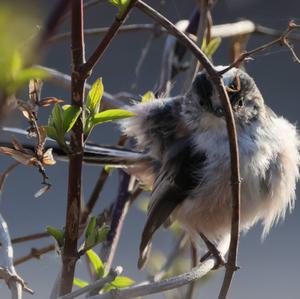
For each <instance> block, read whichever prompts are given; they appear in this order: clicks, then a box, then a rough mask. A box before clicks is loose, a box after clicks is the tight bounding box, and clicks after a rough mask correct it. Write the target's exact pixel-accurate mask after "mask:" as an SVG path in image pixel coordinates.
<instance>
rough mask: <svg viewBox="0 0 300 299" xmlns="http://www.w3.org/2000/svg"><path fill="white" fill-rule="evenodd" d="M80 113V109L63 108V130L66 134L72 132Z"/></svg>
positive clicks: (69, 106)
mask: <svg viewBox="0 0 300 299" xmlns="http://www.w3.org/2000/svg"><path fill="white" fill-rule="evenodd" d="M80 113H81V108H80V107H76V106H71V105H64V106H63V128H64V132H65V133H68V132H70V131H71V129H72V128H73V126H74V125H75V122H76V120H77V119H78V117H79V115H80Z"/></svg>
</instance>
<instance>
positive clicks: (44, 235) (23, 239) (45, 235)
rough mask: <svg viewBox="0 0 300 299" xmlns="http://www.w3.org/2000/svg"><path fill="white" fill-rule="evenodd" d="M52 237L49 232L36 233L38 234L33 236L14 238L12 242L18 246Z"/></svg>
mask: <svg viewBox="0 0 300 299" xmlns="http://www.w3.org/2000/svg"><path fill="white" fill-rule="evenodd" d="M50 236H51V235H50V234H49V233H48V232H43V233H36V234H31V235H27V236H22V237H18V238H14V239H12V240H11V242H12V243H13V244H17V243H23V242H28V241H33V240H38V239H42V238H48V237H50Z"/></svg>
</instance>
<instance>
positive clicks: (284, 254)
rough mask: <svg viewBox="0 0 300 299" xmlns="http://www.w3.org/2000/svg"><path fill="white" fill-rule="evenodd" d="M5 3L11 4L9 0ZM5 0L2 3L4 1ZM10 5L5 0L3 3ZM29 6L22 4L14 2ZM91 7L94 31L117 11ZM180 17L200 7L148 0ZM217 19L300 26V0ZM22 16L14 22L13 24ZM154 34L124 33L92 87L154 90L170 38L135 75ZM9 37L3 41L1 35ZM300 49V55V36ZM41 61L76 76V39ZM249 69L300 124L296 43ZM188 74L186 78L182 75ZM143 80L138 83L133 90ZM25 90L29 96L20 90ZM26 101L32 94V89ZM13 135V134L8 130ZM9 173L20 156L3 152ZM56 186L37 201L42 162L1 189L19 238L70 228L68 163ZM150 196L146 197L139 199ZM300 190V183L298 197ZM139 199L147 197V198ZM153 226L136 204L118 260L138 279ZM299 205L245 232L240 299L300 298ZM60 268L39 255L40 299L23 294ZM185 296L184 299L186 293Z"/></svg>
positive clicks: (236, 1) (93, 175)
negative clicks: (142, 246)
mask: <svg viewBox="0 0 300 299" xmlns="http://www.w3.org/2000/svg"><path fill="white" fill-rule="evenodd" d="M2 1H3V0H2ZM2 1H1V2H2ZM3 2H5V1H3ZM8 2H10V3H15V4H16V5H17V4H18V3H21V2H22V1H14V0H10V1H8ZM56 2H57V1H46V0H43V1H41V0H40V1H37V0H36V1H33V0H31V1H27V2H26V6H27V7H26V8H25V7H23V11H22V12H21V13H24V14H26V13H29V11H35V15H36V17H37V18H36V21H35V25H36V26H41V25H42V24H43V21H44V20H45V18H46V16H47V15H48V13H49V12H50V11H51V9H52V8H53V7H54V5H55V3H56ZM102 2H103V3H101V4H98V5H97V6H94V7H93V8H91V9H89V10H87V11H86V14H85V26H86V28H94V27H104V26H109V25H110V24H111V22H112V20H113V17H114V15H115V13H116V9H115V8H114V7H113V6H111V5H110V4H108V3H107V2H106V1H102ZM146 2H147V3H149V4H150V5H152V6H153V7H155V8H156V9H158V10H159V11H160V12H162V13H163V14H164V15H165V16H167V17H168V18H169V19H170V20H171V21H173V22H177V21H178V20H181V19H187V18H189V16H190V15H191V13H192V11H193V9H194V8H195V4H196V1H193V0H185V1H180V0H165V1H159V0H153V1H150V0H149V1H146ZM212 15H213V20H214V24H222V23H230V22H234V21H237V20H240V19H249V20H252V21H253V22H255V23H257V24H261V25H265V26H267V27H271V28H276V29H279V30H282V31H284V30H285V29H286V27H287V24H288V21H289V20H291V19H293V20H294V21H295V22H296V23H298V24H300V3H299V1H298V0H290V1H288V2H287V1H283V0H278V1H272V0H265V1H258V0H223V1H219V3H217V5H216V6H215V8H214V9H213V11H212ZM14 22H15V20H14V19H11V21H10V22H9V23H8V24H7V26H14ZM131 23H132V24H135V23H152V21H151V20H150V19H148V18H147V17H146V16H145V15H143V14H142V13H141V12H139V11H138V10H137V9H135V10H134V11H133V13H132V14H131V16H130V18H129V19H128V20H127V24H131ZM59 30H60V31H61V32H65V31H69V24H68V21H66V22H65V23H64V24H63V25H62V26H61V27H60V29H59ZM150 35H151V33H149V32H146V33H145V32H137V33H124V34H120V35H119V36H117V38H115V39H114V41H113V42H112V44H111V46H110V48H109V49H108V51H107V52H106V53H105V55H104V57H103V59H102V60H101V62H100V63H99V64H98V65H97V67H96V68H95V69H94V71H93V74H92V76H91V78H90V79H89V83H91V82H93V81H94V80H95V79H96V78H98V77H102V78H103V83H104V87H105V90H106V91H108V92H109V93H112V94H115V93H119V92H123V91H128V92H131V93H133V94H136V95H142V94H144V93H145V92H147V91H148V90H153V88H154V86H155V84H156V83H157V82H158V79H159V74H160V63H161V58H162V49H163V46H164V41H165V37H166V36H164V35H162V36H160V37H158V38H155V39H154V40H153V42H152V43H151V46H150V49H149V53H148V55H147V56H146V58H145V61H144V63H143V65H142V67H141V70H140V74H139V76H138V78H136V76H135V69H136V65H137V61H138V59H139V57H140V55H141V51H142V49H143V48H144V47H145V44H146V43H147V41H148V40H149V38H150ZM0 38H1V37H0ZM99 39H100V37H97V36H94V37H87V38H86V55H87V57H88V55H89V54H90V53H91V52H92V51H93V49H94V48H95V46H96V45H97V44H98V42H99ZM269 40H271V38H270V37H264V36H262V35H252V36H251V37H250V40H249V43H248V45H247V49H252V48H254V47H255V46H258V45H260V44H263V43H265V42H266V41H269ZM294 44H295V50H296V53H299V54H300V41H299V42H294ZM229 59H230V56H229V41H228V40H223V41H222V44H221V47H220V48H219V49H218V50H217V52H216V54H215V56H214V62H215V64H223V65H226V64H228V62H229ZM41 64H42V65H44V66H47V67H50V68H54V69H57V70H59V71H61V72H64V73H67V74H70V68H71V66H70V64H71V57H70V40H69V39H65V40H64V41H61V42H59V43H56V44H53V45H51V46H50V47H49V48H48V50H47V52H46V55H44V56H43V59H42V61H41ZM246 69H247V71H248V72H249V73H250V75H251V76H252V77H254V78H255V80H256V83H257V85H258V86H259V88H260V90H261V91H262V94H263V95H264V98H265V101H266V103H267V104H268V105H269V106H270V107H271V108H272V109H273V110H274V111H275V112H276V113H278V114H280V115H283V116H284V117H286V118H287V119H288V120H289V121H291V122H292V123H297V122H298V120H299V119H300V117H299V108H300V101H299V94H300V84H299V73H300V65H299V64H297V63H295V62H294V61H293V58H292V56H291V53H290V51H289V50H288V49H287V48H283V47H279V46H275V47H273V48H271V49H268V50H267V51H265V52H262V53H259V54H258V55H256V56H255V58H254V60H253V61H250V62H249V63H248V64H247V65H246ZM178 80H180V77H179V78H178ZM134 85H135V86H134ZM179 90H180V89H179V84H177V85H176V82H174V89H173V90H172V94H173V95H176V94H177V93H178V91H179ZM21 96H22V95H21ZM23 96H24V97H26V94H24V95H23ZM42 96H43V97H47V96H56V97H58V98H62V99H64V100H65V101H66V102H68V101H69V92H68V91H67V90H65V89H62V88H60V87H57V86H55V85H53V84H50V83H47V84H45V85H44V88H43V94H42ZM45 110H46V111H42V113H41V115H40V123H44V124H46V123H47V115H48V114H49V112H50V110H48V111H47V109H45ZM5 123H6V124H8V125H13V126H19V127H22V128H26V126H27V123H26V122H25V120H24V119H23V118H22V117H21V116H20V114H19V113H13V114H11V116H9V117H8V119H6V120H5ZM118 136H119V131H118V128H117V126H115V125H103V126H99V127H98V128H97V129H96V130H95V131H94V133H93V135H92V140H93V141H96V142H97V143H100V144H108V145H109V144H116V142H117V140H118ZM3 138H7V136H3ZM0 161H1V162H0V163H1V164H0V167H1V171H2V170H4V169H5V168H6V167H7V166H8V165H9V164H10V163H11V160H9V159H7V158H4V157H2V156H0ZM99 172H100V169H99V168H98V167H91V166H85V167H84V177H83V182H84V194H83V196H84V198H85V199H87V198H88V196H89V195H90V193H91V190H92V188H93V186H94V183H95V181H96V179H97V176H98V174H99ZM47 174H48V176H49V179H50V182H51V183H52V185H53V186H52V189H51V190H50V191H49V192H47V193H46V194H44V195H43V196H42V197H40V198H38V199H36V198H34V193H35V192H36V191H37V190H38V189H39V188H40V181H41V178H40V175H39V173H38V172H37V171H36V169H34V168H29V167H23V166H19V167H18V168H17V169H16V170H15V171H14V172H13V173H12V174H11V175H10V176H9V178H8V180H7V183H6V185H5V190H4V192H3V194H2V199H1V203H0V209H1V213H2V215H3V217H4V218H5V219H6V221H7V223H8V226H9V230H10V233H11V237H12V238H14V237H18V236H23V235H28V234H31V233H35V232H40V231H45V227H46V225H52V226H55V227H62V226H63V225H64V222H65V208H66V196H67V189H66V187H67V164H64V163H62V162H58V163H57V164H56V165H55V166H54V167H50V168H48V169H47ZM118 180H119V179H118V175H117V172H113V174H112V175H111V177H110V178H109V181H108V183H107V184H106V186H105V189H104V191H103V193H102V195H101V199H100V200H99V201H98V204H97V206H96V208H95V213H98V212H99V211H101V210H102V209H103V208H104V207H107V206H108V205H109V204H110V203H111V202H113V200H114V199H115V197H116V193H117V188H116V186H117V184H118ZM147 196H149V195H148V194H145V195H142V196H141V197H140V198H141V199H142V198H143V197H147ZM299 196H300V188H299V190H298V197H299ZM141 199H140V200H141ZM144 222H145V214H143V213H142V212H141V211H140V210H139V209H138V208H137V207H136V206H133V207H132V208H131V209H130V211H129V214H128V216H127V218H126V221H125V225H124V228H123V232H122V236H121V240H120V244H119V247H118V250H117V254H116V257H115V259H114V263H113V265H114V266H116V265H122V266H123V267H124V269H125V272H124V274H125V275H128V276H130V277H132V278H133V279H134V280H136V281H137V282H140V281H142V279H144V278H146V273H145V272H140V271H138V270H137V267H136V262H137V254H138V246H139V240H140V235H141V231H142V228H143V225H144ZM299 228H300V208H299V204H298V202H296V208H295V210H294V211H293V213H292V214H287V217H286V219H285V221H284V222H282V223H279V224H278V225H277V226H276V227H274V228H273V229H272V230H271V233H270V234H269V235H268V236H267V238H266V240H264V241H263V242H262V241H261V232H262V229H261V226H260V225H257V226H255V227H254V228H253V229H251V230H250V231H249V232H248V233H247V234H246V235H242V236H241V242H240V251H239V258H238V265H239V266H240V267H241V269H240V270H239V271H238V272H237V274H236V275H235V278H234V281H233V285H232V287H231V290H230V296H229V298H231V299H238V298H243V299H250V298H251V299H252V298H273V299H281V298H287V299H296V298H299V293H300V283H299V277H300V258H299V252H300V236H299ZM51 242H52V240H51V239H50V238H48V239H42V240H38V241H35V242H29V243H23V244H16V245H15V246H14V251H15V257H16V258H18V257H21V256H23V255H25V254H27V253H28V252H29V251H30V249H31V248H33V247H36V248H40V247H43V246H46V245H47V244H50V243H51ZM173 244H174V243H173V242H172V236H170V233H168V232H165V231H163V230H161V231H160V232H159V233H158V234H157V235H156V237H155V239H154V249H157V250H159V251H160V252H163V253H164V254H165V255H167V253H168V252H170V250H171V248H172V246H173ZM59 265H60V257H59V256H58V255H57V254H56V253H54V252H51V253H49V254H47V255H44V256H42V258H41V260H36V259H33V260H30V261H29V262H27V263H25V264H22V265H20V266H18V267H17V271H18V272H19V273H20V275H21V276H22V277H23V278H24V279H25V280H26V281H27V282H28V284H29V286H30V287H31V288H33V289H34V290H35V295H34V296H33V297H32V296H30V295H27V294H26V295H25V296H24V298H26V299H27V298H47V297H48V296H49V294H50V290H51V288H52V286H53V282H54V280H55V278H56V275H57V273H58V269H59ZM223 274H224V270H223V269H220V270H218V271H217V273H216V275H213V276H212V277H210V279H206V280H204V281H203V282H200V288H199V290H198V297H197V296H196V297H197V298H217V295H218V293H219V289H220V287H221V282H222V280H223ZM76 276H78V277H80V278H82V279H86V280H88V279H89V278H88V274H87V272H86V270H85V263H84V262H83V261H80V262H79V263H78V267H77V274H76ZM0 296H1V298H9V296H10V294H9V292H8V291H7V287H6V285H5V284H4V283H3V282H1V284H0ZM148 298H153V299H154V298H162V295H151V296H149V297H148ZM179 298H180V297H179Z"/></svg>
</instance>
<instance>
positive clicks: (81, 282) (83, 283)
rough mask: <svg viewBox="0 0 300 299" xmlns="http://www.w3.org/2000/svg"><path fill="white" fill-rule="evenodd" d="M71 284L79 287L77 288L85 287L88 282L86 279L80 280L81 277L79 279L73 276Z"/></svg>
mask: <svg viewBox="0 0 300 299" xmlns="http://www.w3.org/2000/svg"><path fill="white" fill-rule="evenodd" d="M73 284H74V285H75V286H77V287H79V288H84V287H86V286H88V285H89V283H88V282H86V281H84V280H81V279H79V278H77V277H74V279H73Z"/></svg>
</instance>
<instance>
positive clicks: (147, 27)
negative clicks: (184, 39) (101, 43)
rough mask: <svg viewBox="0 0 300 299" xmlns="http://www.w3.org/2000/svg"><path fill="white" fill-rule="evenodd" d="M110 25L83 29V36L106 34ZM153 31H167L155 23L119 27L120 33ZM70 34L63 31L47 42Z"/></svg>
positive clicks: (160, 32) (54, 41)
mask: <svg viewBox="0 0 300 299" xmlns="http://www.w3.org/2000/svg"><path fill="white" fill-rule="evenodd" d="M109 28H110V27H101V28H91V29H85V30H84V35H85V36H93V35H95V36H99V35H103V34H107V32H108V30H109ZM147 31H148V32H155V33H157V34H162V33H166V32H167V31H166V30H165V29H164V28H162V27H157V26H156V25H155V24H129V25H122V26H121V27H120V28H119V32H120V33H131V32H147ZM70 36H71V32H64V33H60V34H57V35H54V36H53V37H51V38H50V39H49V40H48V43H57V42H60V41H63V40H65V39H66V38H69V37H70Z"/></svg>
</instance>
